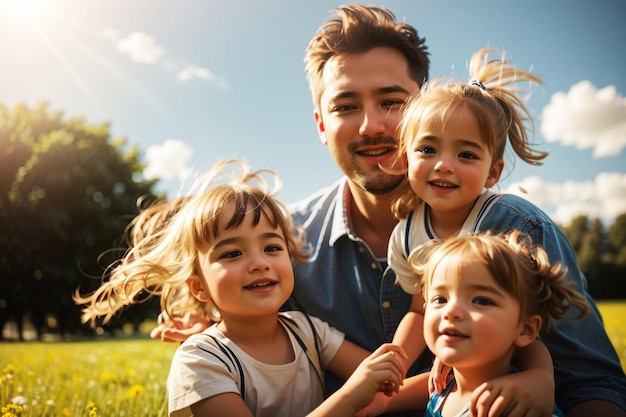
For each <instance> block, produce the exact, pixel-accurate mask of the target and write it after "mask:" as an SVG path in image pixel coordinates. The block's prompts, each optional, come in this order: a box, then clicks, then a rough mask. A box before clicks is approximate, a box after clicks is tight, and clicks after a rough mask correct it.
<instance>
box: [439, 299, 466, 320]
mask: <svg viewBox="0 0 626 417" xmlns="http://www.w3.org/2000/svg"><path fill="white" fill-rule="evenodd" d="M443 316H444V318H445V319H446V320H463V317H464V316H465V313H464V312H463V305H462V303H461V302H460V301H458V300H448V302H447V303H446V306H445V308H444V311H443Z"/></svg>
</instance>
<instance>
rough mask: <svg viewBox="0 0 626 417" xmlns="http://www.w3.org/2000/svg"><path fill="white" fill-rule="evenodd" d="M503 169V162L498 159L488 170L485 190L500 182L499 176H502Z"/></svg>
mask: <svg viewBox="0 0 626 417" xmlns="http://www.w3.org/2000/svg"><path fill="white" fill-rule="evenodd" d="M503 169H504V161H503V160H502V159H500V160H499V161H496V162H495V163H494V164H493V166H492V167H491V170H489V176H488V177H487V181H485V188H491V187H493V186H494V185H496V184H497V183H498V181H500V175H502V170H503Z"/></svg>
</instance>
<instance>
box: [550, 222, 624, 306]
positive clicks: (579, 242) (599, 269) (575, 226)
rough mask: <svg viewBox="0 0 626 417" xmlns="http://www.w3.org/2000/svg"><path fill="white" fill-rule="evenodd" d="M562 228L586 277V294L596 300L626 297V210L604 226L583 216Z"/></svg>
mask: <svg viewBox="0 0 626 417" xmlns="http://www.w3.org/2000/svg"><path fill="white" fill-rule="evenodd" d="M562 229H563V232H564V233H565V235H566V236H567V238H568V239H569V240H570V242H571V243H572V246H573V247H574V250H575V251H576V256H577V257H578V263H579V265H580V269H581V270H582V271H583V273H584V274H585V276H586V277H587V281H588V284H589V293H590V294H591V295H592V296H593V297H594V298H595V299H597V300H599V299H621V298H626V213H624V214H621V215H620V216H618V217H617V218H616V219H615V221H614V223H613V224H611V225H610V226H609V227H608V229H605V227H604V225H603V224H602V222H601V221H600V220H598V219H589V218H588V217H587V216H584V215H583V216H578V217H576V218H575V219H573V220H572V222H571V223H570V225H569V226H567V227H562Z"/></svg>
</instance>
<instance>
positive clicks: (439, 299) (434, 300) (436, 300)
mask: <svg viewBox="0 0 626 417" xmlns="http://www.w3.org/2000/svg"><path fill="white" fill-rule="evenodd" d="M430 302H431V303H433V304H445V303H446V299H445V298H444V297H441V296H435V297H433V298H432V299H431V301H430Z"/></svg>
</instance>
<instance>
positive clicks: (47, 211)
mask: <svg viewBox="0 0 626 417" xmlns="http://www.w3.org/2000/svg"><path fill="white" fill-rule="evenodd" d="M124 145H125V142H124V141H123V140H121V139H117V140H112V139H111V138H110V133H109V126H108V124H106V123H100V124H92V125H90V124H87V123H85V122H84V121H83V120H82V119H79V118H67V119H65V118H64V117H63V113H61V112H53V111H50V110H49V109H48V106H47V104H45V103H43V104H40V105H38V106H35V107H33V108H29V107H27V106H25V105H18V106H16V107H15V108H14V109H13V110H10V109H8V108H6V107H4V106H1V105H0V229H1V230H2V233H0V328H2V326H3V325H4V323H5V322H6V321H7V320H14V321H16V322H17V323H22V321H23V319H24V318H25V317H28V318H29V319H30V321H31V322H32V323H33V324H34V325H35V328H36V330H37V332H38V333H40V332H41V331H42V330H44V329H45V328H46V326H47V324H48V322H49V320H50V318H51V317H54V319H55V321H56V325H57V326H58V329H57V330H58V331H60V332H62V333H65V332H69V333H73V332H75V331H78V330H79V329H82V328H84V326H81V325H80V321H79V316H80V309H79V308H78V307H77V306H76V305H74V303H73V301H72V299H71V294H72V293H73V292H74V291H75V290H76V288H78V287H79V286H80V287H81V288H82V290H83V291H90V290H93V289H94V288H95V287H96V286H97V285H98V284H99V282H100V281H99V277H100V275H101V274H102V272H103V270H102V267H103V266H106V264H107V263H108V262H111V261H112V260H113V259H114V257H115V256H119V255H120V252H119V251H118V252H117V253H115V252H114V253H112V255H110V256H105V257H101V256H100V255H101V254H103V253H105V252H106V251H107V250H110V249H111V248H114V247H119V246H120V245H121V244H122V243H123V242H122V236H123V233H124V230H125V228H126V225H127V224H128V222H129V220H130V219H131V217H132V215H134V214H135V213H136V210H137V209H136V201H137V199H138V197H140V196H143V195H151V194H152V187H153V185H154V183H153V182H146V181H142V180H141V179H140V178H141V176H140V175H139V174H140V173H141V171H142V169H143V167H142V165H141V163H140V162H139V159H138V157H139V152H138V150H137V149H136V148H132V149H130V150H124ZM88 276H91V277H92V278H87V277H88ZM137 312H138V311H134V313H137ZM79 326H80V327H79Z"/></svg>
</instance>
